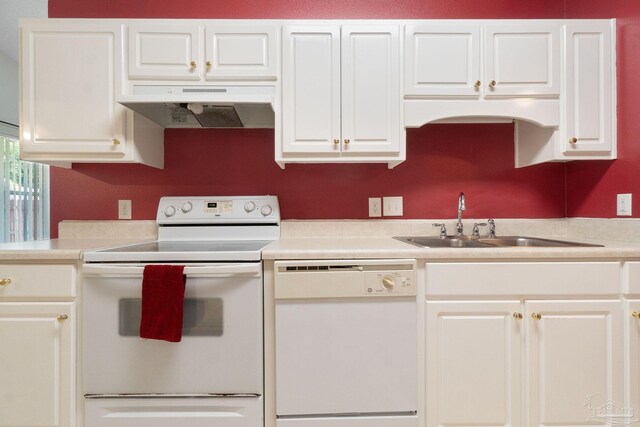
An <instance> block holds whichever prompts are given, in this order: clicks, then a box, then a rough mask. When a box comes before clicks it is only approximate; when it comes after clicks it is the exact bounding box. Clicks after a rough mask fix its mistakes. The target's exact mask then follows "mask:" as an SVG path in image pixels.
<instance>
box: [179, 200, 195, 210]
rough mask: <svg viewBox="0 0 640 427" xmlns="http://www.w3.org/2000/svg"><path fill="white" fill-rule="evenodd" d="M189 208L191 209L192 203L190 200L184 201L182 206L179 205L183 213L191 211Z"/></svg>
mask: <svg viewBox="0 0 640 427" xmlns="http://www.w3.org/2000/svg"><path fill="white" fill-rule="evenodd" d="M191 209H193V205H192V204H191V202H184V203H183V204H182V206H180V210H181V211H182V212H184V213H189V212H191Z"/></svg>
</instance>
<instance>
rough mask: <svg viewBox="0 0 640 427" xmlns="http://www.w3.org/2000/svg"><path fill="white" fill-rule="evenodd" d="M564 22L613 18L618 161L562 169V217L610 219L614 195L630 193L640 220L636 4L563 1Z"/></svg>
mask: <svg viewBox="0 0 640 427" xmlns="http://www.w3.org/2000/svg"><path fill="white" fill-rule="evenodd" d="M566 12H567V18H576V19H577V18H616V21H617V43H618V44H617V75H618V82H617V83H618V91H617V95H618V159H617V160H616V161H615V162H574V163H569V164H567V216H570V217H574V216H581V217H605V218H607V217H615V215H616V211H615V206H616V194H617V193H632V194H633V196H634V199H635V200H633V204H632V211H633V213H634V215H633V216H634V217H640V172H639V170H640V168H639V167H640V144H639V143H638V135H640V120H639V119H640V102H639V100H640V81H639V80H638V70H639V69H640V54H639V52H640V2H638V1H628V0H609V1H606V2H601V1H597V0H592V1H584V0H566Z"/></svg>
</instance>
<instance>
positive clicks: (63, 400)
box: [0, 303, 75, 427]
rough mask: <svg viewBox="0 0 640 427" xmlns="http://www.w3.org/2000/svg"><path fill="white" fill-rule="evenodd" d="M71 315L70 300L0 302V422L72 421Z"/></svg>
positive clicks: (1, 426) (0, 425)
mask: <svg viewBox="0 0 640 427" xmlns="http://www.w3.org/2000/svg"><path fill="white" fill-rule="evenodd" d="M59 315H66V316H68V319H67V320H63V321H59V320H57V317H58V316H59ZM72 315H73V311H72V304H71V303H59V304H23V303H0V343H2V345H0V402H2V403H0V427H27V426H28V427H33V426H46V427H68V426H72V425H75V424H74V422H73V414H74V411H73V408H74V407H75V405H74V401H73V399H72V398H71V396H73V390H74V387H75V375H74V369H75V363H74V358H73V354H74V353H73V351H72V347H71V346H72V344H73V343H72V339H71V336H72V331H73V328H74V322H73V316H72Z"/></svg>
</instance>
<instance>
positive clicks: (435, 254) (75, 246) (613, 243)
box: [0, 219, 640, 262]
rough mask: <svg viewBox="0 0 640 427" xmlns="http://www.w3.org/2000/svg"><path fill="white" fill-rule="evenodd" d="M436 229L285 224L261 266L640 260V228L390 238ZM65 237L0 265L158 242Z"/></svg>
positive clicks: (536, 226)
mask: <svg viewBox="0 0 640 427" xmlns="http://www.w3.org/2000/svg"><path fill="white" fill-rule="evenodd" d="M449 222H451V221H450V220H449ZM431 223H432V220H419V221H411V220H400V221H350V220H342V221H295V220H290V221H283V223H282V230H281V235H282V238H281V239H279V240H277V241H275V242H273V243H271V244H269V245H268V246H267V247H266V248H265V249H264V251H263V258H264V259H267V260H272V259H331V258H416V259H427V260H449V261H465V260H474V261H479V260H485V261H488V260H490V261H494V260H515V259H520V260H526V259H532V260H536V259H546V260H550V259H562V260H570V259H571V260H576V259H577V260H581V259H617V260H624V259H640V220H616V219H559V220H558V219H553V220H496V223H497V225H498V234H499V235H503V236H506V235H524V236H533V237H543V238H550V239H554V238H555V239H558V240H570V241H577V242H582V243H592V244H601V245H604V247H569V248H540V247H535V248H532V247H515V248H514V247H511V248H507V247H505V248H421V247H418V246H414V245H411V244H408V243H404V242H401V241H398V240H395V239H393V238H391V237H389V236H398V235H400V236H402V235H404V236H420V235H422V236H425V235H431V236H433V235H435V233H437V230H436V229H435V228H433V227H432V225H431ZM59 231H60V233H59V234H60V238H59V239H53V240H44V241H36V242H25V243H2V244H0V261H3V260H4V261H5V262H6V261H28V260H48V261H55V260H60V261H63V260H81V259H82V253H83V252H84V251H87V250H95V249H102V248H109V247H117V246H123V245H128V244H134V243H139V242H145V241H151V240H155V239H156V237H157V230H156V226H155V222H154V221H65V222H62V223H61V224H60V228H59ZM336 236H340V237H336ZM587 236H588V238H587ZM612 237H613V238H612ZM623 240H624V241H623Z"/></svg>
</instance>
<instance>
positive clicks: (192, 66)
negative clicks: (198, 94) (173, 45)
mask: <svg viewBox="0 0 640 427" xmlns="http://www.w3.org/2000/svg"><path fill="white" fill-rule="evenodd" d="M189 65H191V69H192V70H195V69H196V68H197V67H198V64H196V61H191V62H190V63H189Z"/></svg>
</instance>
